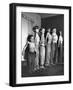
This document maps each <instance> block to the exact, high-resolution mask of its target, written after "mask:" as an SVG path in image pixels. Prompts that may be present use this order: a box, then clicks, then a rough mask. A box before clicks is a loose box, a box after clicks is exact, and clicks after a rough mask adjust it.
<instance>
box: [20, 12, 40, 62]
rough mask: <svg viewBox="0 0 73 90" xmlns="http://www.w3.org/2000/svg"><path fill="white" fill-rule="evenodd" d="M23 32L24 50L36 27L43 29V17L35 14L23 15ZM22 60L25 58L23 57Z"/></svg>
mask: <svg viewBox="0 0 73 90" xmlns="http://www.w3.org/2000/svg"><path fill="white" fill-rule="evenodd" d="M21 20H22V21H21V30H22V50H23V48H24V46H25V44H26V40H27V36H28V34H33V31H32V28H33V27H34V26H35V25H38V26H39V27H41V17H40V16H39V15H38V14H35V13H26V12H24V13H22V18H21ZM22 60H24V59H23V57H22Z"/></svg>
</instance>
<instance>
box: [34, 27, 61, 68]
mask: <svg viewBox="0 0 73 90" xmlns="http://www.w3.org/2000/svg"><path fill="white" fill-rule="evenodd" d="M38 33H39V29H38V28H36V29H35V45H36V49H37V53H36V58H35V67H36V69H39V67H40V68H44V66H49V65H50V64H56V63H57V62H58V47H60V52H59V53H60V54H59V58H60V59H62V46H63V45H62V44H63V37H62V33H61V32H60V35H59V39H58V35H57V34H56V28H54V29H53V32H52V35H51V34H50V29H48V32H47V34H46V38H45V36H44V35H45V34H44V33H45V29H44V28H43V29H42V30H41V36H40V37H39V35H38ZM57 42H58V44H57ZM39 65H40V66H39Z"/></svg>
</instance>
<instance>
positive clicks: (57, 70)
mask: <svg viewBox="0 0 73 90" xmlns="http://www.w3.org/2000/svg"><path fill="white" fill-rule="evenodd" d="M57 75H64V64H56V65H50V66H48V67H45V69H40V70H38V71H35V72H33V73H31V74H30V73H28V67H27V66H26V63H25V62H23V61H22V77H35V76H57Z"/></svg>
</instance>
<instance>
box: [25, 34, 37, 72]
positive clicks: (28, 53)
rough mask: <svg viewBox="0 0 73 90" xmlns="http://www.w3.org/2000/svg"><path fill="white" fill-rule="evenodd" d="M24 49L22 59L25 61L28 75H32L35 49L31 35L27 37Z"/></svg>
mask: <svg viewBox="0 0 73 90" xmlns="http://www.w3.org/2000/svg"><path fill="white" fill-rule="evenodd" d="M24 48H25V54H24V59H26V60H27V66H28V71H29V73H32V72H33V71H34V63H35V57H36V49H35V43H34V36H33V35H28V37H27V43H26V45H25V47H24Z"/></svg>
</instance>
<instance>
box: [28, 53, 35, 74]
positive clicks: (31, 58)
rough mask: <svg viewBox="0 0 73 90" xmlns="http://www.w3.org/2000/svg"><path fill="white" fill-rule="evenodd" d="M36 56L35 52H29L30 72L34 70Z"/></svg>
mask: <svg viewBox="0 0 73 90" xmlns="http://www.w3.org/2000/svg"><path fill="white" fill-rule="evenodd" d="M35 56H36V54H35V52H29V53H28V60H27V65H28V71H29V72H30V73H31V72H32V71H33V70H34V65H35Z"/></svg>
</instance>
